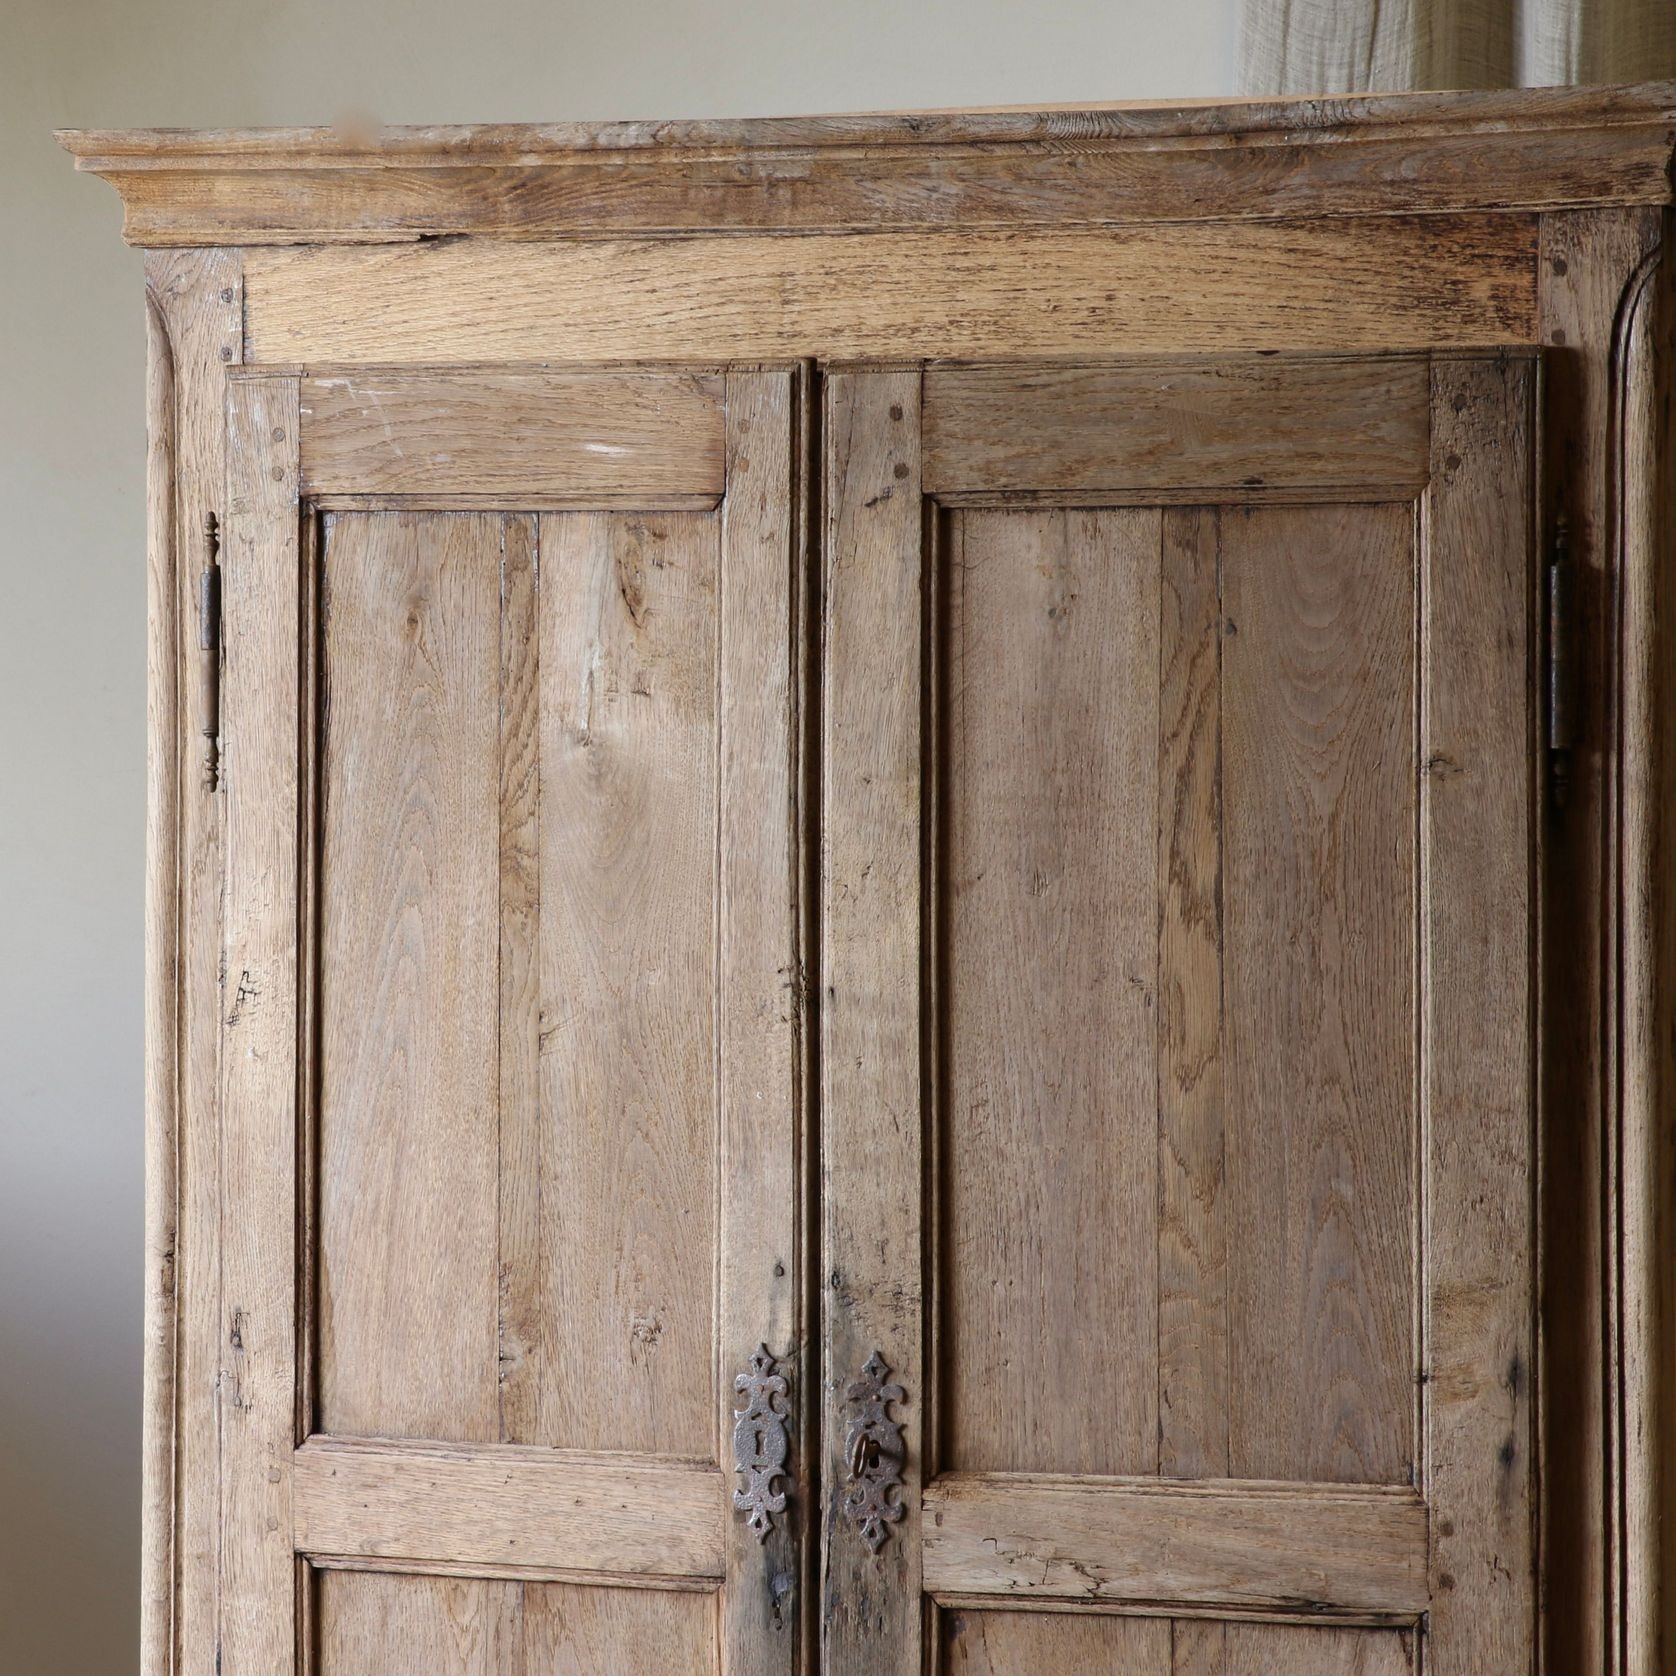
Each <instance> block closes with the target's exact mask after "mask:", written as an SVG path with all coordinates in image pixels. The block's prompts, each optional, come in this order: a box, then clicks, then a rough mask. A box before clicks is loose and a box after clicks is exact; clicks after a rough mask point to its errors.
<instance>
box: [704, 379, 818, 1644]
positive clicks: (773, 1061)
mask: <svg viewBox="0 0 1676 1676" xmlns="http://www.w3.org/2000/svg"><path fill="white" fill-rule="evenodd" d="M805 399H806V392H805V388H804V381H803V380H802V379H801V378H800V377H799V376H797V375H796V374H794V373H792V372H790V371H788V370H785V369H772V370H763V371H739V372H733V373H730V374H729V375H728V380H727V468H728V490H727V499H726V501H725V502H724V504H723V510H722V530H721V552H722V559H721V577H722V580H721V588H720V598H719V599H718V601H717V616H718V623H717V635H718V641H719V644H718V647H717V679H718V688H719V690H718V700H717V702H718V732H719V736H720V737H719V747H718V749H719V762H718V770H717V771H718V776H719V786H718V798H719V819H720V832H719V851H720V855H719V881H718V882H719V902H718V910H719V916H720V924H719V944H718V949H717V961H718V968H719V979H718V989H717V1002H718V1009H717V1023H716V1029H717V1048H718V1054H717V1062H718V1105H719V1141H720V1149H721V1151H720V1160H719V1164H718V1175H719V1187H720V1195H721V1202H720V1220H719V1226H718V1229H717V1233H718V1240H719V1250H718V1268H719V1286H720V1319H719V1321H718V1323H717V1326H718V1334H717V1349H718V1352H719V1355H720V1367H719V1375H718V1380H717V1388H718V1391H719V1392H720V1393H721V1402H720V1404H719V1405H718V1406H719V1414H718V1415H717V1420H718V1421H719V1436H718V1438H717V1449H718V1459H720V1460H721V1461H722V1462H723V1463H724V1466H725V1467H727V1468H731V1467H732V1465H733V1461H734V1454H733V1425H734V1415H733V1410H734V1406H735V1403H736V1402H738V1400H739V1399H738V1398H737V1396H736V1395H735V1394H734V1380H735V1378H736V1377H737V1376H738V1375H739V1374H740V1373H742V1372H743V1371H744V1370H745V1369H746V1368H747V1366H748V1365H749V1362H750V1358H751V1356H752V1355H753V1354H754V1352H755V1351H756V1349H757V1347H758V1346H759V1345H761V1344H766V1345H767V1346H768V1348H769V1351H770V1353H771V1354H772V1355H773V1356H775V1357H776V1358H777V1360H778V1361H779V1363H780V1365H781V1368H782V1371H783V1373H784V1375H785V1377H786V1378H787V1379H788V1381H789V1383H790V1385H791V1390H790V1391H789V1392H788V1393H787V1404H786V1406H787V1410H788V1414H787V1432H788V1434H789V1439H790V1444H791V1450H792V1456H791V1459H790V1460H789V1461H788V1462H787V1470H786V1475H785V1477H784V1478H783V1479H782V1480H781V1481H780V1483H779V1484H778V1486H777V1487H778V1489H780V1490H782V1491H784V1492H785V1493H786V1494H787V1497H788V1505H787V1507H786V1509H785V1512H784V1513H783V1514H781V1515H776V1516H775V1519H774V1528H773V1530H772V1531H771V1532H770V1533H769V1534H768V1536H767V1538H766V1539H759V1538H758V1535H757V1533H755V1532H754V1531H752V1530H751V1529H750V1528H749V1526H748V1525H747V1524H746V1523H745V1520H744V1518H743V1516H742V1515H740V1514H738V1513H735V1514H734V1515H733V1516H732V1517H731V1518H730V1519H729V1520H728V1524H727V1578H728V1584H727V1587H726V1589H725V1590H724V1591H723V1593H722V1596H721V1601H720V1605H719V1612H720V1633H721V1647H722V1668H723V1669H724V1670H725V1671H727V1672H729V1673H730V1676H731V1673H732V1672H734V1671H750V1670H763V1671H767V1670H770V1669H775V1670H783V1671H786V1672H790V1671H791V1670H793V1669H795V1668H796V1662H797V1660H798V1658H799V1655H800V1652H801V1650H802V1648H803V1646H804V1645H805V1638H804V1633H803V1632H804V1623H803V1620H804V1616H805V1600H804V1576H803V1573H804V1570H805V1562H806V1560H807V1558H810V1557H812V1556H810V1555H809V1554H808V1548H809V1544H810V1537H811V1535H812V1533H813V1532H814V1531H815V1530H816V1529H817V1528H818V1520H817V1518H816V1513H815V1506H814V1503H813V1501H812V1500H811V1495H812V1491H813V1485H814V1474H813V1462H812V1461H811V1460H810V1458H809V1457H810V1438H811V1422H812V1420H813V1410H814V1407H815V1404H814V1402H813V1401H812V1399H811V1395H810V1392H809V1380H810V1378H811V1376H812V1374H813V1370H814V1368H815V1366H816V1363H815V1359H814V1356H813V1354H812V1352H811V1347H810V1345H809V1342H808V1340H809V1323H808V1322H807V1321H806V1320H805V1319H804V1316H805V1306H804V1299H805V1297H806V1296H807V1293H806V1290H805V1286H806V1282H807V1278H808V1277H807V1271H806V1266H805V1265H806V1262H807V1249H806V1248H807V1246H808V1245H809V1243H810V1232H809V1230H808V1228H807V1227H806V1226H805V1212H804V1205H805V1198H804V1189H805V1186H806V1182H805V1177H806V1175H807V1170H808V1162H807V1160H808V1152H807V1140H808V1136H807V1133H806V1126H807V1124H808V1122H809V1113H808V1112H807V1111H806V1110H805V1102H804V1075H805V1055H806V1054H807V1052H808V1049H809V1043H808V1042H807V1040H806V1029H807V1026H806V1018H805V1008H806V1002H805V988H806V985H805V982H804V972H803V943H802V937H803V932H804V927H803V924H802V921H803V917H804V915H805V913H806V912H807V908H808V905H807V904H806V903H805V902H803V901H802V893H803V884H804V879H805V877H806V872H807V857H806V854H805V849H804V845H805V836H804V832H803V827H802V818H803V814H804V811H803V810H802V808H801V804H802V801H803V783H802V775H801V771H800V763H799V750H800V744H801V740H800V733H799V729H800V725H801V718H800V714H799V711H800V707H801V703H802V697H803V694H802V685H803V682H804V680H805V678H806V675H807V671H806V669H805V668H804V664H803V660H804V657H805V656H806V653H805V646H806V643H807V637H808V632H809V624H808V623H807V622H806V621H804V619H803V616H802V613H803V610H804V607H805V600H804V593H805V589H806V583H807V578H806V576H805V574H804V563H805V554H804V551H803V547H804V538H805V537H806V534H807V531H806V530H805V529H803V528H802V526H801V525H800V523H799V521H798V514H797V506H796V503H797V500H798V497H799V495H800V493H801V492H802V490H803V489H804V487H805V482H804V474H805V471H806V464H805V461H804V460H803V458H802V453H801V449H800V447H799V436H800V431H801V428H802V425H803V423H804V416H803V414H802V412H801V404H802V402H803V400H805ZM730 1485H731V1487H732V1488H738V1487H740V1481H739V1480H738V1479H730Z"/></svg>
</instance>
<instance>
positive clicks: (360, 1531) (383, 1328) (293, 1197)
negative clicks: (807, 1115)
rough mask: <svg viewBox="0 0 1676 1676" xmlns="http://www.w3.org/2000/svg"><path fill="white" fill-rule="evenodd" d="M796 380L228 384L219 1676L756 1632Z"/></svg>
mask: <svg viewBox="0 0 1676 1676" xmlns="http://www.w3.org/2000/svg"><path fill="white" fill-rule="evenodd" d="M802 407H803V394H802V379H801V376H800V375H799V374H798V373H797V372H795V371H793V370H756V371H742V372H737V373H733V372H718V371H713V370H699V371H690V372H689V371H679V370H675V371H610V372H588V371H578V372H565V373H553V372H550V371H544V370H529V371H523V370H518V369H504V368H503V369H493V370H489V371H470V370H449V371H436V370H431V369H421V370H417V371H415V370H408V371H396V372H388V371H387V372H374V371H368V370H366V369H346V370H344V371H342V372H341V373H339V372H331V371H326V372H310V373H309V374H307V375H304V376H299V375H297V374H295V373H292V372H278V371H276V372H269V371H265V370H262V369H252V370H249V371H242V372H240V373H237V374H235V375H232V377H231V378H230V382H229V385H228V418H227V423H228V448H229V459H230V461H231V465H230V470H229V485H228V490H229V499H228V506H227V533H228V541H227V547H226V552H225V559H224V568H225V571H226V598H227V671H226V681H225V688H226V698H225V769H226V785H227V858H228V859H227V867H228V918H227V972H228V974H229V976H228V1007H227V1010H226V1013H225V1015H224V1033H223V1064H224V1067H225V1069H224V1117H223V1132H224V1136H225V1155H224V1160H223V1214H224V1217H225V1218H226V1220H227V1227H228V1231H229V1244H228V1248H227V1258H226V1262H225V1265H224V1268H225V1275H224V1284H225V1287H226V1294H225V1295H226V1297H227V1299H228V1309H229V1310H230V1312H231V1317H230V1331H229V1337H228V1345H229V1349H228V1352H227V1354H228V1358H229V1359H228V1365H227V1370H226V1376H225V1377H226V1389H227V1392H228V1393H229V1394H228V1396H227V1398H226V1399H224V1402H223V1428H224V1443H223V1456H222V1460H223V1467H222V1495H221V1500H222V1550H223V1553H224V1555H225V1556H226V1560H225V1564H224V1570H223V1579H224V1589H223V1598H222V1625H221V1636H222V1646H223V1669H224V1670H225V1671H226V1672H227V1673H228V1676H236V1673H237V1672H241V1671H242V1672H246V1673H248V1676H254V1673H256V1672H260V1673H261V1676H273V1673H274V1672H276V1671H280V1670H289V1669H291V1668H293V1666H294V1664H295V1667H296V1668H298V1669H300V1670H306V1671H309V1672H311V1673H314V1676H385V1673H391V1676H393V1673H394V1672H397V1671H407V1670H411V1669H415V1668H419V1667H421V1666H422V1667H423V1668H425V1669H426V1670H428V1671H434V1672H436V1673H437V1676H467V1673H473V1676H475V1673H476V1672H478V1671H480V1670H489V1669H503V1668H508V1667H513V1668H523V1664H522V1663H520V1662H519V1661H520V1660H523V1661H524V1662H527V1663H529V1665H530V1668H532V1669H533V1668H535V1667H536V1665H537V1664H540V1665H541V1667H542V1668H547V1666H548V1665H549V1664H551V1663H552V1662H553V1661H555V1660H557V1661H558V1662H559V1663H561V1664H565V1665H566V1666H567V1667H568V1666H569V1665H571V1664H574V1665H575V1666H576V1667H577V1668H586V1669H589V1670H598V1671H602V1672H603V1671H621V1672H625V1673H627V1672H635V1673H637V1676H639V1673H645V1672H661V1673H667V1676H691V1673H692V1672H694V1671H700V1670H709V1669H712V1668H716V1669H719V1670H725V1671H730V1672H731V1671H743V1670H750V1671H753V1672H754V1671H759V1670H768V1669H780V1670H785V1671H790V1670H791V1669H792V1668H793V1661H794V1659H795V1657H796V1641H797V1623H798V1609H797V1595H798V1589H799V1586H800V1582H799V1573H798V1567H797V1559H796V1555H797V1552H798V1549H797V1546H796V1542H795V1539H794V1535H793V1532H792V1529H791V1523H792V1521H793V1520H795V1519H798V1518H801V1517H802V1509H803V1505H804V1501H805V1496H804V1495H803V1494H802V1493H800V1492H801V1487H800V1486H799V1485H798V1484H797V1483H796V1482H795V1481H794V1480H795V1474H796V1473H797V1471H798V1470H799V1467H798V1464H797V1463H796V1462H795V1461H788V1458H787V1451H786V1449H785V1448H784V1447H782V1446H781V1441H780V1436H779V1432H780V1429H781V1428H783V1429H784V1430H785V1431H787V1432H790V1433H791V1434H792V1435H793V1436H795V1434H796V1429H797V1428H796V1413H795V1410H796V1408H797V1404H798V1402H799V1400H800V1399H799V1393H800V1391H801V1388H802V1377H801V1376H802V1365H801V1353H802V1342H803V1334H802V1326H801V1309H800V1305H799V1297H800V1293H799V1287H798V1281H797V1273H798V1265H799V1261H800V1249H801V1234H800V1227H799V1220H800V1205H801V1199H800V1186H799V1183H800V1180H801V1165H800V1153H799V1148H800V1144H801V1143H800V1140H799V1137H800V1135H801V1133H802V1125H803V1118H802V1113H801V1106H802V1095H801V1088H802V1084H801V1077H802V1071H801V1068H800V1067H801V1053H802V1047H801V1021H800V1017H799V1002H798V996H799V994H800V986H799V984H798V982H797V981H796V977H797V972H798V967H799V963H800V961H801V958H802V954H801V941H800V938H801V931H800V922H801V914H800V909H799V906H798V894H799V881H800V879H801V876H802V875H801V864H800V861H799V856H800V853H801V847H802V838H801V832H800V825H799V822H800V813H799V809H800V795H799V786H800V781H799V776H798V771H797V762H798V756H799V743H798V741H799V725H800V724H799V720H798V717H799V709H800V701H799V690H800V679H801V678H800V675H799V658H800V650H799V648H800V640H801V633H800V629H799V622H800V613H801V610H802V601H801V595H802V583H801V559H800V533H801V527H802V526H801V522H800V518H799V515H798V512H797V496H798V484H799V479H800V471H799V467H798V463H797V462H798V458H799V446H800V443H799V438H800V435H801V427H802V424H803V420H802ZM293 1276H296V1277H297V1279H296V1280H295V1282H294V1281H293ZM759 1346H764V1347H766V1353H767V1355H768V1356H769V1357H771V1358H772V1359H773V1360H774V1362H775V1364H776V1365H775V1367H773V1368H771V1369H769V1370H767V1372H766V1373H765V1374H762V1375H761V1377H765V1378H768V1379H770V1380H772V1379H773V1378H775V1377H781V1378H784V1379H786V1380H787V1382H788V1385H789V1389H787V1387H786V1386H780V1387H770V1394H771V1397H772V1400H771V1401H770V1402H769V1403H768V1404H767V1408H766V1412H765V1413H764V1414H763V1415H762V1416H761V1417H760V1420H761V1423H760V1425H756V1426H755V1427H754V1429H752V1430H751V1432H750V1435H749V1437H748V1438H747V1439H746V1442H747V1443H748V1444H749V1445H750V1452H751V1453H752V1456H753V1459H756V1458H758V1457H760V1458H761V1460H762V1461H763V1462H765V1463H766V1464H767V1465H768V1466H769V1467H770V1468H774V1469H777V1470H776V1471H771V1472H770V1473H769V1474H768V1477H767V1479H766V1480H765V1481H764V1482H765V1485H766V1488H765V1491H764V1496H765V1499H766V1500H767V1501H769V1502H771V1503H774V1505H773V1506H772V1507H771V1508H770V1509H768V1512H767V1517H766V1518H765V1520H764V1521H763V1524H762V1530H761V1534H760V1535H759V1533H758V1531H755V1530H752V1529H750V1528H748V1527H747V1526H746V1524H745V1517H744V1513H742V1512H738V1511H736V1510H735V1509H734V1507H733V1504H732V1492H733V1490H734V1489H735V1487H737V1486H740V1485H741V1484H742V1483H743V1482H744V1481H743V1480H741V1479H739V1478H737V1477H736V1476H735V1473H734V1467H735V1462H736V1449H737V1447H738V1445H737V1444H736V1439H735V1418H736V1417H735V1409H736V1407H738V1406H740V1405H741V1404H743V1403H745V1401H746V1398H745V1396H742V1395H741V1392H740V1390H739V1389H736V1386H735V1379H736V1377H737V1376H738V1375H740V1374H743V1373H749V1372H750V1370H751V1368H752V1358H753V1357H754V1356H755V1355H756V1354H757V1353H758V1350H759ZM787 1492H791V1494H790V1496H789V1501H788V1500H779V1499H777V1498H780V1497H784V1496H786V1494H787ZM311 1624H312V1626H313V1627H312V1628H311V1627H310V1626H311ZM497 1659H500V1660H508V1659H509V1660H511V1661H512V1662H511V1665H510V1666H508V1665H507V1664H505V1663H504V1662H503V1663H497V1662H496V1660H497ZM298 1661H300V1662H298Z"/></svg>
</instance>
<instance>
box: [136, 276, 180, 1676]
mask: <svg viewBox="0 0 1676 1676" xmlns="http://www.w3.org/2000/svg"><path fill="white" fill-rule="evenodd" d="M174 486H175V362H174V349H173V346H172V345H171V344H170V342H169V327H168V321H167V319H166V318H165V316H164V314H163V310H162V306H161V305H160V304H159V303H158V301H157V300H156V298H155V297H153V296H151V295H150V294H149V293H148V295H147V298H146V621H147V625H148V633H147V636H146V743H147V750H146V814H145V827H146V838H145V841H146V880H145V946H146V977H145V1154H146V1172H145V1416H144V1432H143V1436H142V1442H141V1466H140V1498H141V1514H140V1519H141V1550H142V1554H143V1559H142V1563H141V1573H140V1671H141V1676H167V1673H168V1672H169V1669H170V1665H171V1662H172V1660H173V1658H174V1648H175V1637H176V1626H175V1588H174V1579H175V1564H176V1557H175V1542H174V1521H175V1504H176V1499H177V1490H176V1472H177V1463H178V1462H179V1457H180V1447H179V1442H178V1439H177V1437H176V1420H177V1415H178V1414H179V1402H180V1354H181V1342H180V1332H179V1324H178V1317H177V1310H178V1305H179V1292H178V1290H177V1288H178V1284H179V1266H178V1250H179V1243H180V1191H181V1170H180V1166H181V1153H182V1150H183V1149H182V1145H181V1143H182V1139H183V1131H184V1127H185V1126H184V1123H183V1121H182V1116H183V1114H182V1109H181V1083H182V1080H183V1078H182V1067H181V1064H180V1045H181V1029H180V1025H181V1020H180V1011H181V989H180V968H181V959H182V953H183V951H182V947H181V929H180V895H181V879H180V842H181V832H180V813H181V812H180V782H181V766H182V765H181V752H180V746H179V742H178V740H177V739H176V738H175V734H174V727H175V718H176V716H177V715H178V714H179V713H180V711H181V709H182V708H183V706H182V704H181V698H180V693H179V690H178V687H177V681H176V673H175V657H176V647H177V642H178V639H179V636H180V628H179V623H178V620H177V615H176V613H177V598H176V591H175V546H174V510H175V509H174Z"/></svg>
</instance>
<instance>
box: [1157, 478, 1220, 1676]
mask: <svg viewBox="0 0 1676 1676" xmlns="http://www.w3.org/2000/svg"><path fill="white" fill-rule="evenodd" d="M1160 569H1161V581H1160V591H1159V613H1160V614H1159V640H1160V644H1159V657H1158V680H1159V695H1158V767H1157V770H1156V778H1157V797H1158V806H1157V827H1158V858H1157V892H1158V976H1157V986H1158V999H1157V1032H1158V1035H1157V1049H1156V1052H1157V1058H1158V1326H1157V1334H1158V1395H1157V1411H1158V1470H1159V1471H1160V1472H1162V1473H1165V1474H1167V1475H1169V1476H1171V1477H1176V1478H1223V1477H1226V1476H1227V1474H1228V1471H1229V1465H1228V1396H1229V1389H1228V1379H1229V1322H1228V1227H1227V1220H1228V1205H1227V1141H1226V1135H1225V1126H1226V1123H1227V1114H1226V1112H1225V1110H1224V1089H1223V1062H1222V1031H1223V1018H1222V608H1221V603H1222V602H1221V597H1220V592H1221V552H1220V519H1219V517H1218V515H1217V513H1216V512H1215V511H1214V510H1213V509H1210V508H1205V509H1202V510H1184V511H1170V512H1166V513H1165V514H1164V519H1163V529H1162V542H1161V560H1160ZM1182 1662H1183V1661H1182V1660H1180V1659H1178V1660H1177V1665H1178V1676H1180V1666H1181V1664H1182Z"/></svg>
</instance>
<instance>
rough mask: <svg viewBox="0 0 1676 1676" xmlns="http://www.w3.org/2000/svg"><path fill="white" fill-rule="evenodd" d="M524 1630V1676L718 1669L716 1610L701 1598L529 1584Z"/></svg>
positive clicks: (651, 1675) (652, 1675)
mask: <svg viewBox="0 0 1676 1676" xmlns="http://www.w3.org/2000/svg"><path fill="white" fill-rule="evenodd" d="M523 1628H524V1643H523V1652H524V1665H523V1670H524V1672H525V1676H537V1673H539V1676H704V1673H705V1672H707V1671H712V1670H716V1669H717V1668H718V1666H717V1663H716V1604H715V1601H714V1598H713V1597H708V1596H705V1595H696V1594H679V1593H674V1592H671V1591H669V1590H658V1589H588V1588H574V1587H568V1586H566V1585H564V1584H559V1583H543V1584H539V1585H538V1584H529V1585H526V1587H525V1589H524V1622H523ZM719 1668H721V1669H722V1670H726V1669H727V1666H725V1665H723V1666H721V1667H719Z"/></svg>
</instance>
